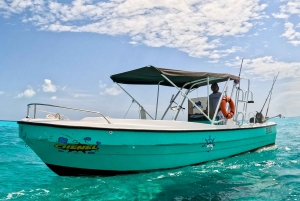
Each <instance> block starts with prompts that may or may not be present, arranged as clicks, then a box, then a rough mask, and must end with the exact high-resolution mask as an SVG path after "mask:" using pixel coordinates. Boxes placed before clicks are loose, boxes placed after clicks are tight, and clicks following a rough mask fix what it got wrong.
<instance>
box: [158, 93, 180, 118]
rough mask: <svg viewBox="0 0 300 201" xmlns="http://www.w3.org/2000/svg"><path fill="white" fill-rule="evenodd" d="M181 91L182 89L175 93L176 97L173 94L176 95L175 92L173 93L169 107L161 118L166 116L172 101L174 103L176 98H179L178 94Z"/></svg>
mask: <svg viewBox="0 0 300 201" xmlns="http://www.w3.org/2000/svg"><path fill="white" fill-rule="evenodd" d="M179 93H180V91H178V92H177V94H176V95H175V97H173V96H174V94H173V96H172V97H171V100H170V104H169V106H168V107H167V109H166V111H165V113H164V115H163V116H162V118H161V120H163V119H164V118H165V116H166V114H167V113H168V110H169V109H170V107H171V105H172V103H173V102H174V100H175V99H176V98H177V96H178V94H179Z"/></svg>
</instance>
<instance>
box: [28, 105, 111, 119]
mask: <svg viewBox="0 0 300 201" xmlns="http://www.w3.org/2000/svg"><path fill="white" fill-rule="evenodd" d="M32 105H33V106H34V115H33V118H34V119H35V118H36V110H37V109H36V106H37V105H41V106H48V107H56V108H61V109H67V110H75V111H80V112H88V113H94V114H99V115H100V116H102V117H103V118H104V119H105V120H106V121H107V123H109V124H111V122H110V121H109V120H108V119H107V118H106V117H105V116H104V115H103V114H102V113H100V112H97V111H92V110H84V109H79V108H72V107H64V106H58V105H51V104H43V103H30V104H28V105H27V116H26V118H29V109H30V106H32Z"/></svg>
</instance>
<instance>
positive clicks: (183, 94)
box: [161, 74, 212, 122]
mask: <svg viewBox="0 0 300 201" xmlns="http://www.w3.org/2000/svg"><path fill="white" fill-rule="evenodd" d="M161 76H163V77H164V78H165V79H166V80H167V81H168V82H169V83H170V84H171V85H173V86H174V87H175V88H176V89H177V90H178V91H179V92H181V94H182V96H184V97H185V98H187V99H188V100H189V101H190V102H191V103H192V104H193V106H194V107H196V108H197V109H198V110H199V111H200V112H201V113H202V114H203V115H204V116H205V117H206V118H207V119H209V117H208V116H207V115H206V114H205V113H204V112H203V111H202V110H201V108H199V107H198V105H196V104H195V103H194V101H192V100H191V99H190V98H189V97H188V96H187V95H186V94H185V93H184V92H183V91H182V90H181V89H179V88H178V87H177V86H176V85H175V84H174V83H173V82H172V81H171V80H170V79H169V78H168V77H167V76H165V75H164V74H161ZM209 120H210V119H209ZM210 121H211V120H210ZM211 122H212V121H211Z"/></svg>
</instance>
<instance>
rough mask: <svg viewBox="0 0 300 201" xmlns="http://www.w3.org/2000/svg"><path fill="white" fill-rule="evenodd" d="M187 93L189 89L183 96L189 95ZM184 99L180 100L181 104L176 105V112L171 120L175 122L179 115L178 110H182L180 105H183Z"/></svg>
mask: <svg viewBox="0 0 300 201" xmlns="http://www.w3.org/2000/svg"><path fill="white" fill-rule="evenodd" d="M189 92H190V89H187V90H186V91H185V94H186V95H187V94H189ZM185 98H186V97H185V96H184V97H183V99H182V101H181V103H180V104H178V105H177V109H176V112H175V114H174V116H173V118H172V120H174V121H175V120H176V119H177V117H178V114H179V112H180V110H181V109H182V105H183V103H184V101H185Z"/></svg>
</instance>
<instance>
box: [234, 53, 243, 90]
mask: <svg viewBox="0 0 300 201" xmlns="http://www.w3.org/2000/svg"><path fill="white" fill-rule="evenodd" d="M243 61H244V58H243V59H242V62H241V67H240V72H239V79H238V80H234V83H235V84H239V83H240V80H241V72H242V68H243Z"/></svg>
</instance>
